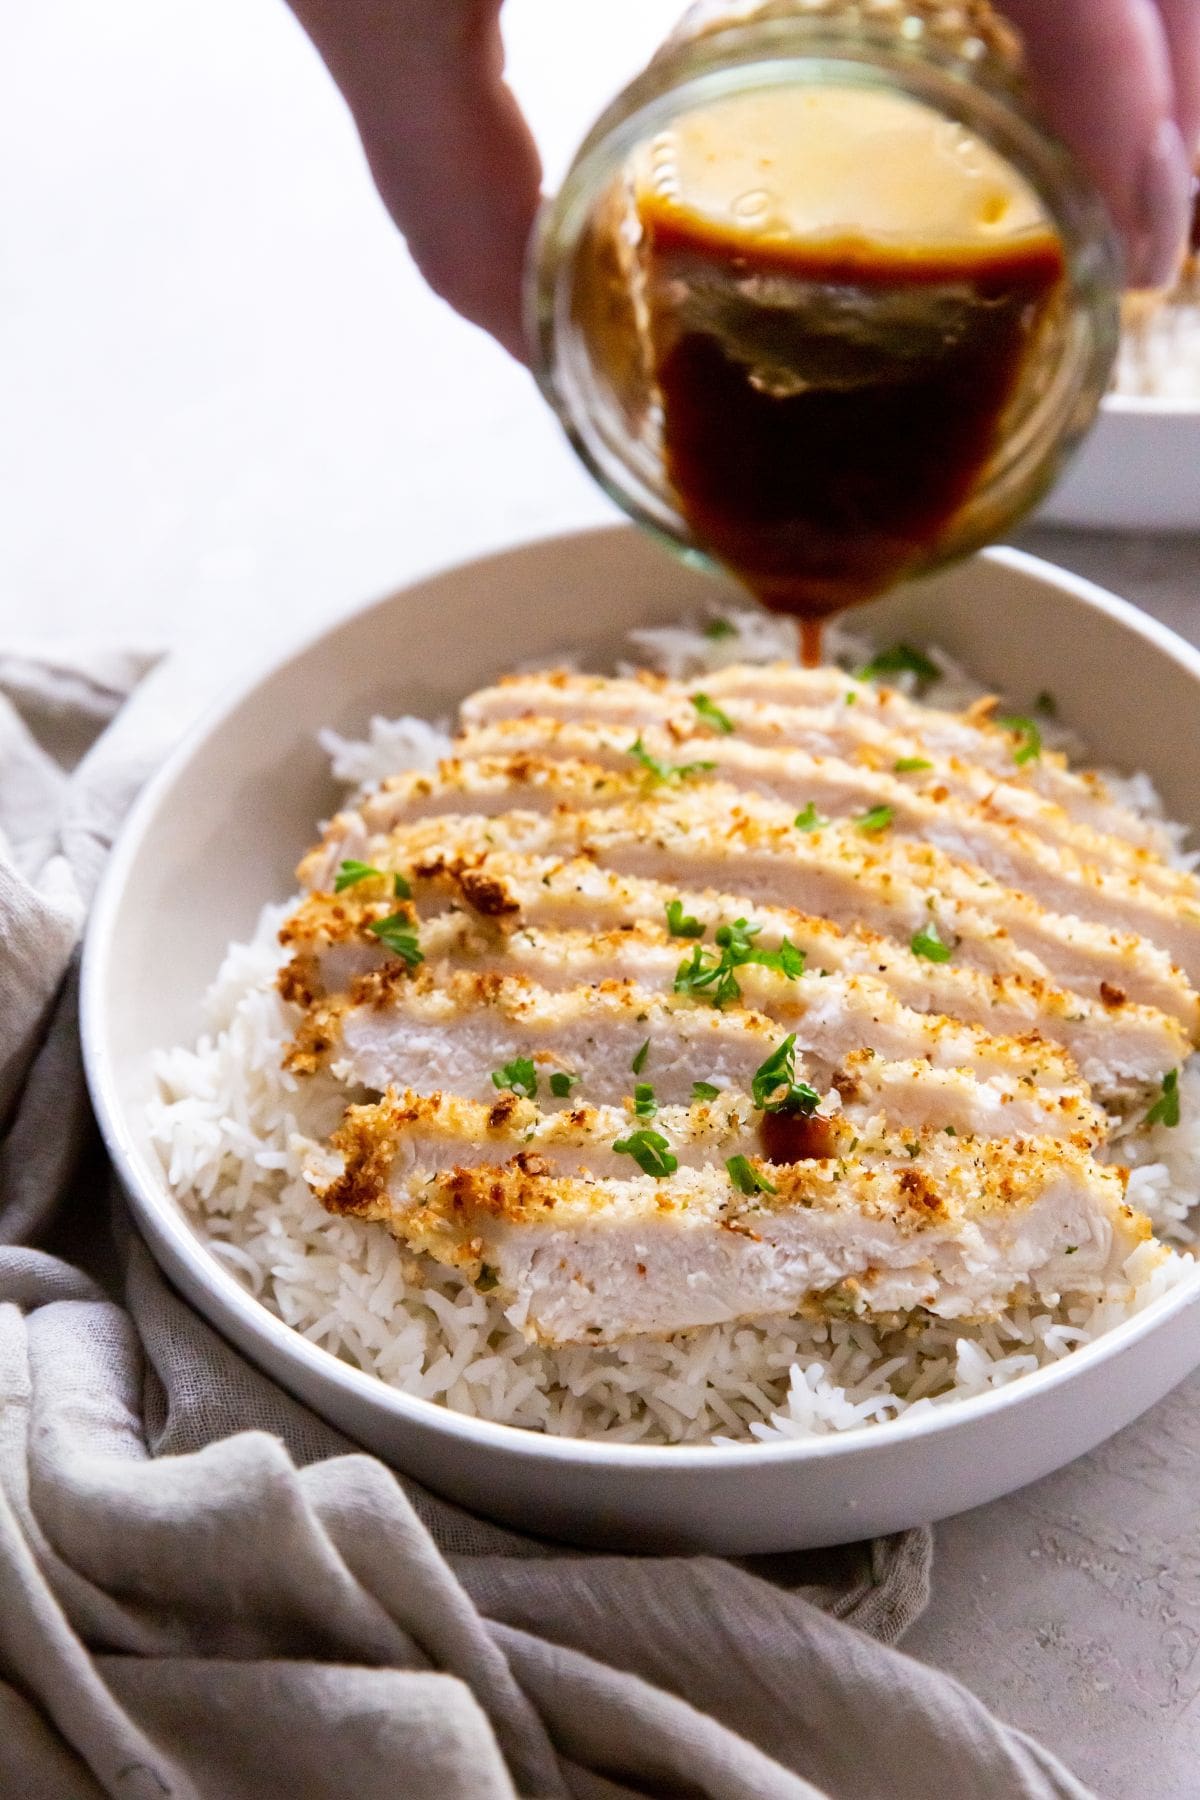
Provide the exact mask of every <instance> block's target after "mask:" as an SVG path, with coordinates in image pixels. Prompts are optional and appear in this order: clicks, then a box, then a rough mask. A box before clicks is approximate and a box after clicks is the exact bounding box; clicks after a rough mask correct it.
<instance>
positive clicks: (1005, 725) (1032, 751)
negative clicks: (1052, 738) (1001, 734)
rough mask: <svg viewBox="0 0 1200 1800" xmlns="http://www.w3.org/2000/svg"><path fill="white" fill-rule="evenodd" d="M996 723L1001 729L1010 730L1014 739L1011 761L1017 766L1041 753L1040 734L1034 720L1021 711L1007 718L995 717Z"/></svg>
mask: <svg viewBox="0 0 1200 1800" xmlns="http://www.w3.org/2000/svg"><path fill="white" fill-rule="evenodd" d="M996 723H997V725H999V726H1000V727H1001V729H1002V730H1004V731H1011V732H1012V734H1013V736H1014V737H1015V739H1016V743H1015V745H1014V746H1013V761H1014V762H1015V763H1016V765H1017V767H1018V768H1020V767H1022V765H1023V764H1025V763H1030V762H1036V761H1037V760H1038V758H1039V757H1040V756H1041V754H1042V734H1041V732H1040V731H1039V729H1038V727H1037V725H1036V723H1035V722H1034V720H1032V719H1027V718H1025V717H1024V715H1023V714H1021V713H1013V714H1012V715H1011V716H1010V717H1009V718H1007V719H997V720H996Z"/></svg>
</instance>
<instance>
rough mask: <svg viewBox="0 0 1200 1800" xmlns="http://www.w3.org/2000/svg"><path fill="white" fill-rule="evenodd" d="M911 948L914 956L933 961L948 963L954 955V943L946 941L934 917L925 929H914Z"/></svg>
mask: <svg viewBox="0 0 1200 1800" xmlns="http://www.w3.org/2000/svg"><path fill="white" fill-rule="evenodd" d="M909 948H910V950H911V951H912V953H913V955H914V956H923V957H924V958H925V961H926V962H931V963H948V962H949V961H950V958H951V957H952V956H953V955H954V946H953V944H948V943H946V941H945V940H944V938H942V937H941V935H940V934H939V932H938V928H937V925H936V924H935V922H934V921H933V920H932V919H931V920H930V921H929V924H928V925H927V926H926V927H925V929H924V931H914V933H913V935H912V940H911V942H910V944H909Z"/></svg>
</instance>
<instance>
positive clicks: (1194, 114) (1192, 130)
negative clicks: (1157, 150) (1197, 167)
mask: <svg viewBox="0 0 1200 1800" xmlns="http://www.w3.org/2000/svg"><path fill="white" fill-rule="evenodd" d="M1158 10H1159V12H1160V13H1161V15H1162V22H1163V27H1164V29H1165V31H1166V34H1167V47H1168V50H1169V51H1170V56H1171V73H1172V75H1173V77H1174V82H1175V118H1176V122H1177V124H1178V126H1179V130H1180V133H1181V134H1182V137H1183V142H1184V145H1185V147H1186V149H1187V151H1188V153H1189V155H1191V156H1194V155H1195V154H1196V150H1197V147H1198V146H1200V0H1158Z"/></svg>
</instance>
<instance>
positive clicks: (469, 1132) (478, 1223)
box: [310, 1093, 1149, 1344]
mask: <svg viewBox="0 0 1200 1800" xmlns="http://www.w3.org/2000/svg"><path fill="white" fill-rule="evenodd" d="M634 1123H635V1121H633V1120H631V1119H630V1118H629V1117H628V1115H627V1114H626V1113H623V1112H619V1111H616V1110H607V1111H606V1110H603V1109H596V1108H592V1107H578V1108H576V1109H574V1110H573V1111H571V1112H568V1113H563V1114H560V1115H558V1116H557V1117H555V1118H551V1119H546V1118H543V1117H541V1116H540V1115H538V1114H537V1112H536V1111H535V1110H534V1109H533V1108H531V1107H527V1106H525V1105H523V1104H522V1103H520V1102H516V1101H514V1102H513V1103H512V1104H511V1105H506V1104H505V1103H504V1101H503V1100H501V1101H500V1102H498V1103H496V1104H494V1105H493V1106H492V1107H490V1108H489V1107H485V1106H481V1105H476V1106H471V1105H470V1103H468V1102H464V1101H462V1100H452V1101H447V1100H444V1099H442V1098H441V1097H440V1096H439V1097H437V1098H435V1099H432V1100H421V1099H419V1098H417V1097H416V1096H414V1095H413V1094H411V1093H406V1094H403V1095H395V1094H389V1095H388V1096H387V1097H386V1098H385V1100H384V1101H383V1102H382V1103H381V1104H379V1105H377V1106H372V1107H354V1108H351V1109H350V1110H349V1112H348V1113H347V1115H346V1119H345V1121H344V1123H343V1126H342V1127H341V1129H340V1130H339V1131H338V1132H337V1133H335V1134H334V1138H333V1140H332V1153H331V1154H325V1155H317V1156H315V1157H314V1159H313V1162H314V1166H313V1167H312V1168H311V1170H310V1180H311V1181H312V1183H313V1186H314V1188H315V1190H316V1191H317V1193H318V1196H319V1198H320V1199H321V1200H322V1202H323V1203H324V1204H325V1205H326V1206H327V1207H328V1208H329V1209H330V1210H331V1211H333V1212H336V1213H341V1214H345V1215H351V1216H354V1217H357V1218H361V1219H364V1220H375V1221H379V1222H382V1223H384V1224H386V1226H387V1227H388V1229H389V1230H391V1231H392V1232H393V1233H394V1234H395V1235H396V1236H397V1237H399V1238H401V1239H402V1240H403V1241H405V1242H406V1243H408V1244H409V1245H411V1246H412V1247H413V1248H415V1249H419V1250H423V1251H426V1252H428V1253H429V1254H430V1255H432V1256H433V1257H435V1258H436V1259H437V1260H439V1261H441V1262H443V1263H446V1264H448V1265H450V1266H452V1267H455V1268H457V1269H459V1270H460V1271H461V1272H462V1273H463V1274H464V1276H465V1277H466V1278H468V1279H471V1280H473V1281H475V1282H476V1284H477V1285H479V1286H481V1287H484V1288H486V1289H489V1290H493V1289H494V1290H495V1291H496V1293H497V1295H498V1297H499V1298H500V1299H501V1300H502V1301H503V1302H504V1303H505V1304H506V1307H507V1311H508V1316H509V1318H510V1319H511V1320H512V1321H513V1323H514V1324H516V1325H517V1326H518V1327H519V1328H521V1329H523V1330H524V1332H525V1333H526V1335H527V1336H528V1337H530V1338H531V1339H535V1340H540V1341H542V1342H544V1343H549V1344H569V1343H593V1344H596V1343H609V1342H619V1341H621V1340H622V1339H626V1338H630V1337H635V1336H638V1335H642V1334H647V1333H648V1334H654V1335H656V1336H664V1335H668V1334H670V1333H672V1332H676V1331H683V1330H689V1329H694V1328H696V1327H699V1326H705V1325H713V1324H718V1323H723V1322H725V1321H728V1320H733V1319H743V1318H746V1319H748V1318H755V1317H761V1316H764V1315H769V1314H778V1313H784V1314H795V1313H798V1312H802V1311H805V1310H816V1311H819V1310H822V1309H824V1310H832V1311H837V1312H840V1313H845V1312H855V1311H859V1312H864V1313H889V1314H890V1313H895V1312H908V1311H912V1310H913V1309H916V1308H925V1309H927V1310H928V1311H930V1312H933V1313H934V1314H936V1315H937V1316H939V1317H942V1318H950V1319H982V1318H988V1317H992V1316H995V1315H996V1314H998V1313H1000V1312H1001V1311H1003V1310H1004V1309H1005V1308H1006V1307H1007V1306H1009V1305H1011V1304H1013V1303H1014V1302H1016V1301H1019V1300H1021V1299H1025V1298H1028V1299H1030V1300H1032V1301H1033V1302H1035V1303H1036V1304H1038V1305H1042V1306H1050V1305H1056V1304H1057V1303H1058V1301H1059V1300H1060V1298H1061V1296H1062V1295H1064V1294H1067V1293H1069V1294H1078V1295H1085V1294H1086V1295H1095V1294H1100V1293H1108V1292H1112V1291H1114V1290H1115V1289H1118V1288H1119V1287H1120V1286H1121V1284H1122V1282H1123V1266H1124V1263H1125V1261H1126V1259H1127V1258H1128V1256H1129V1255H1130V1254H1131V1253H1132V1251H1133V1250H1135V1249H1136V1248H1137V1247H1138V1246H1139V1245H1140V1244H1142V1243H1144V1242H1145V1240H1146V1238H1147V1237H1148V1236H1149V1226H1148V1224H1147V1222H1146V1221H1145V1220H1144V1219H1143V1218H1141V1217H1140V1216H1139V1215H1138V1214H1135V1213H1133V1212H1132V1211H1131V1210H1130V1209H1129V1208H1128V1207H1127V1206H1126V1204H1125V1202H1124V1182H1123V1178H1122V1174H1121V1172H1120V1171H1119V1170H1116V1169H1112V1168H1106V1167H1103V1166H1100V1165H1098V1164H1096V1163H1095V1162H1094V1161H1093V1160H1092V1159H1091V1157H1090V1156H1089V1155H1088V1154H1087V1153H1086V1151H1084V1150H1083V1149H1082V1148H1081V1147H1080V1146H1078V1145H1076V1144H1074V1143H1064V1142H1059V1141H1048V1140H1021V1141H1017V1142H986V1143H982V1142H963V1141H962V1140H960V1139H957V1138H948V1137H947V1136H946V1135H945V1134H944V1133H943V1134H937V1133H933V1132H930V1131H924V1132H921V1133H915V1132H907V1133H900V1134H896V1133H895V1132H889V1130H888V1128H886V1127H884V1126H883V1125H881V1124H875V1125H873V1126H871V1127H870V1128H868V1129H866V1130H865V1132H864V1135H862V1136H860V1137H859V1138H858V1140H857V1141H855V1140H854V1139H851V1140H849V1141H845V1139H844V1136H842V1137H840V1138H839V1141H838V1144H837V1148H838V1149H839V1150H841V1151H843V1152H844V1154H842V1155H840V1156H832V1157H824V1158H818V1159H807V1160H801V1161H797V1162H792V1163H787V1164H778V1163H771V1162H768V1161H766V1160H765V1159H764V1158H763V1157H762V1156H761V1155H756V1154H755V1153H754V1152H753V1149H752V1148H751V1145H752V1133H753V1123H752V1121H751V1120H749V1119H747V1117H746V1115H745V1111H744V1108H743V1107H741V1106H739V1105H737V1104H732V1105H731V1104H729V1103H726V1102H719V1103H713V1104H711V1105H705V1106H697V1107H693V1108H691V1109H683V1108H680V1109H673V1110H671V1111H665V1112H663V1113H662V1114H661V1115H660V1116H659V1118H658V1120H657V1121H656V1127H661V1129H660V1130H659V1131H658V1142H659V1143H660V1144H661V1143H662V1142H663V1141H664V1140H665V1142H666V1144H667V1145H668V1146H669V1150H668V1156H669V1157H670V1158H673V1159H675V1164H676V1166H675V1167H674V1168H672V1167H671V1166H670V1162H669V1161H666V1160H664V1159H663V1158H662V1153H661V1151H659V1150H658V1149H657V1147H656V1145H655V1144H653V1143H651V1144H649V1145H648V1146H647V1145H645V1144H644V1143H643V1146H642V1148H643V1149H644V1150H645V1149H648V1151H649V1155H650V1157H651V1158H653V1157H654V1156H655V1155H657V1156H658V1157H659V1160H658V1162H657V1163H652V1168H653V1169H655V1170H657V1171H661V1173H655V1172H647V1173H640V1172H635V1173H631V1174H624V1173H621V1174H618V1173H615V1172H614V1159H617V1160H618V1161H619V1163H620V1165H621V1167H622V1169H625V1168H628V1169H630V1170H632V1169H633V1168H634V1165H635V1162H636V1161H637V1160H638V1159H637V1157H636V1156H635V1155H634V1154H632V1153H631V1149H630V1144H631V1139H632V1137H633V1131H632V1128H633V1125H634ZM646 1129H649V1128H646ZM618 1133H619V1134H620V1135H619V1136H618V1135H616V1134H618ZM617 1143H623V1144H625V1145H626V1146H627V1148H626V1149H625V1151H623V1152H617V1151H616V1149H615V1146H616V1144H617ZM851 1146H853V1147H851ZM733 1156H741V1157H743V1158H744V1159H745V1160H744V1162H743V1164H742V1165H741V1166H740V1170H739V1168H738V1166H737V1165H735V1169H734V1170H729V1169H727V1168H726V1166H725V1158H727V1157H733ZM709 1159H711V1160H709ZM737 1174H740V1180H738V1179H735V1176H736V1175H737ZM747 1185H749V1186H752V1187H753V1188H754V1190H755V1191H754V1192H753V1193H751V1194H749V1195H747V1194H746V1193H744V1192H743V1191H742V1190H743V1188H744V1187H745V1186H747Z"/></svg>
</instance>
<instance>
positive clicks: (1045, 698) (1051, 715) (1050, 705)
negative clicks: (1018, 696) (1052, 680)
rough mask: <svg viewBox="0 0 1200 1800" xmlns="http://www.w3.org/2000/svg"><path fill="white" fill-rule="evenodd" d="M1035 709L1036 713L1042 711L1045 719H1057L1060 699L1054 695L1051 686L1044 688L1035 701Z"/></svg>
mask: <svg viewBox="0 0 1200 1800" xmlns="http://www.w3.org/2000/svg"><path fill="white" fill-rule="evenodd" d="M1033 710H1034V712H1036V713H1041V715H1042V717H1043V719H1057V717H1058V701H1057V700H1056V699H1055V698H1054V695H1053V694H1052V693H1051V692H1050V690H1049V688H1043V689H1042V691H1041V693H1040V694H1039V695H1038V697H1037V699H1036V700H1035V701H1034V703H1033Z"/></svg>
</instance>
